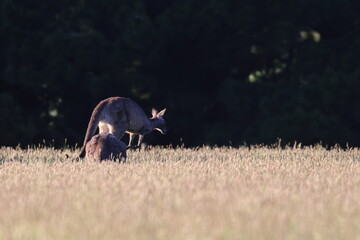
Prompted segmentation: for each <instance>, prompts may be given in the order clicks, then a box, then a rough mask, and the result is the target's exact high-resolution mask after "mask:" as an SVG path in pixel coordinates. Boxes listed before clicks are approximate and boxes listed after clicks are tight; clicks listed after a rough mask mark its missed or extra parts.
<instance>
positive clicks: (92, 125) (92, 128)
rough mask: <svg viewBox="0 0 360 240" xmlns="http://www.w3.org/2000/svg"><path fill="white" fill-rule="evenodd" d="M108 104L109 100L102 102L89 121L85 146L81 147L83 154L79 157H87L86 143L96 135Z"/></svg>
mask: <svg viewBox="0 0 360 240" xmlns="http://www.w3.org/2000/svg"><path fill="white" fill-rule="evenodd" d="M106 104H107V99H105V100H103V101H101V102H100V103H99V104H98V105H97V106H96V107H95V109H94V111H93V112H92V114H91V117H90V121H89V123H88V127H87V129H86V134H85V139H84V143H83V146H82V147H81V152H80V155H79V157H80V158H83V157H85V148H86V143H87V142H89V141H90V140H91V138H92V137H93V136H94V135H95V132H96V129H97V127H98V124H99V121H100V117H101V113H102V110H103V109H104V107H105V106H106Z"/></svg>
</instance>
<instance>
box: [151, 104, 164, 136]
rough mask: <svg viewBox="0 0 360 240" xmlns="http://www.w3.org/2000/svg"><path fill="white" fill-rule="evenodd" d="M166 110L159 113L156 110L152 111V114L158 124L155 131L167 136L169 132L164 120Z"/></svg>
mask: <svg viewBox="0 0 360 240" xmlns="http://www.w3.org/2000/svg"><path fill="white" fill-rule="evenodd" d="M165 111H166V108H164V109H163V110H161V111H160V112H158V111H157V110H156V109H155V108H153V109H152V111H151V114H152V118H151V119H154V121H155V122H156V124H155V129H156V130H158V131H159V132H161V133H162V134H165V133H166V132H167V127H166V124H165V120H164V118H163V116H164V114H165Z"/></svg>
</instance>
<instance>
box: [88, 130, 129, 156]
mask: <svg viewBox="0 0 360 240" xmlns="http://www.w3.org/2000/svg"><path fill="white" fill-rule="evenodd" d="M126 157H127V156H126V144H125V143H124V142H122V141H120V140H119V139H117V138H116V137H115V136H114V135H112V134H110V133H101V134H97V135H95V136H93V137H92V138H91V140H90V141H89V142H88V143H87V144H86V159H87V160H88V161H91V160H92V161H97V162H101V161H103V160H107V159H110V160H116V159H117V158H119V159H120V162H125V161H126Z"/></svg>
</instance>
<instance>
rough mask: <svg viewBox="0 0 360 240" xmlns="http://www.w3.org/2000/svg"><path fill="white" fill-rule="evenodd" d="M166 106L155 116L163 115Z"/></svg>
mask: <svg viewBox="0 0 360 240" xmlns="http://www.w3.org/2000/svg"><path fill="white" fill-rule="evenodd" d="M165 111H166V108H164V109H163V110H161V111H160V112H159V113H158V114H157V117H163V116H164V114H165Z"/></svg>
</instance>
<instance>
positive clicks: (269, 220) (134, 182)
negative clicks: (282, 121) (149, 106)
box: [0, 147, 360, 239]
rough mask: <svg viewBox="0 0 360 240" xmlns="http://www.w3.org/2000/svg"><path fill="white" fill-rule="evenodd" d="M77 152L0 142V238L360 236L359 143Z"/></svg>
mask: <svg viewBox="0 0 360 240" xmlns="http://www.w3.org/2000/svg"><path fill="white" fill-rule="evenodd" d="M77 153H78V152H74V151H72V150H63V151H60V150H53V149H51V148H45V149H42V148H37V149H28V150H20V149H11V148H2V149H1V150H0V182H1V190H0V239H360V226H359V223H360V204H359V201H360V162H359V160H360V151H359V150H358V149H349V150H340V149H332V150H325V149H323V148H321V147H312V148H303V149H300V148H294V149H293V148H286V149H279V148H266V147H251V148H247V147H243V148H209V147H202V148H198V149H180V148H179V149H166V148H165V149H164V148H151V149H149V150H146V151H140V152H139V151H130V152H129V153H128V159H127V160H128V161H127V163H126V164H118V163H112V162H104V163H101V164H100V163H92V162H86V161H80V162H77V161H73V159H74V157H75V156H76V155H77ZM66 154H67V155H69V156H70V158H67V157H66Z"/></svg>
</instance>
